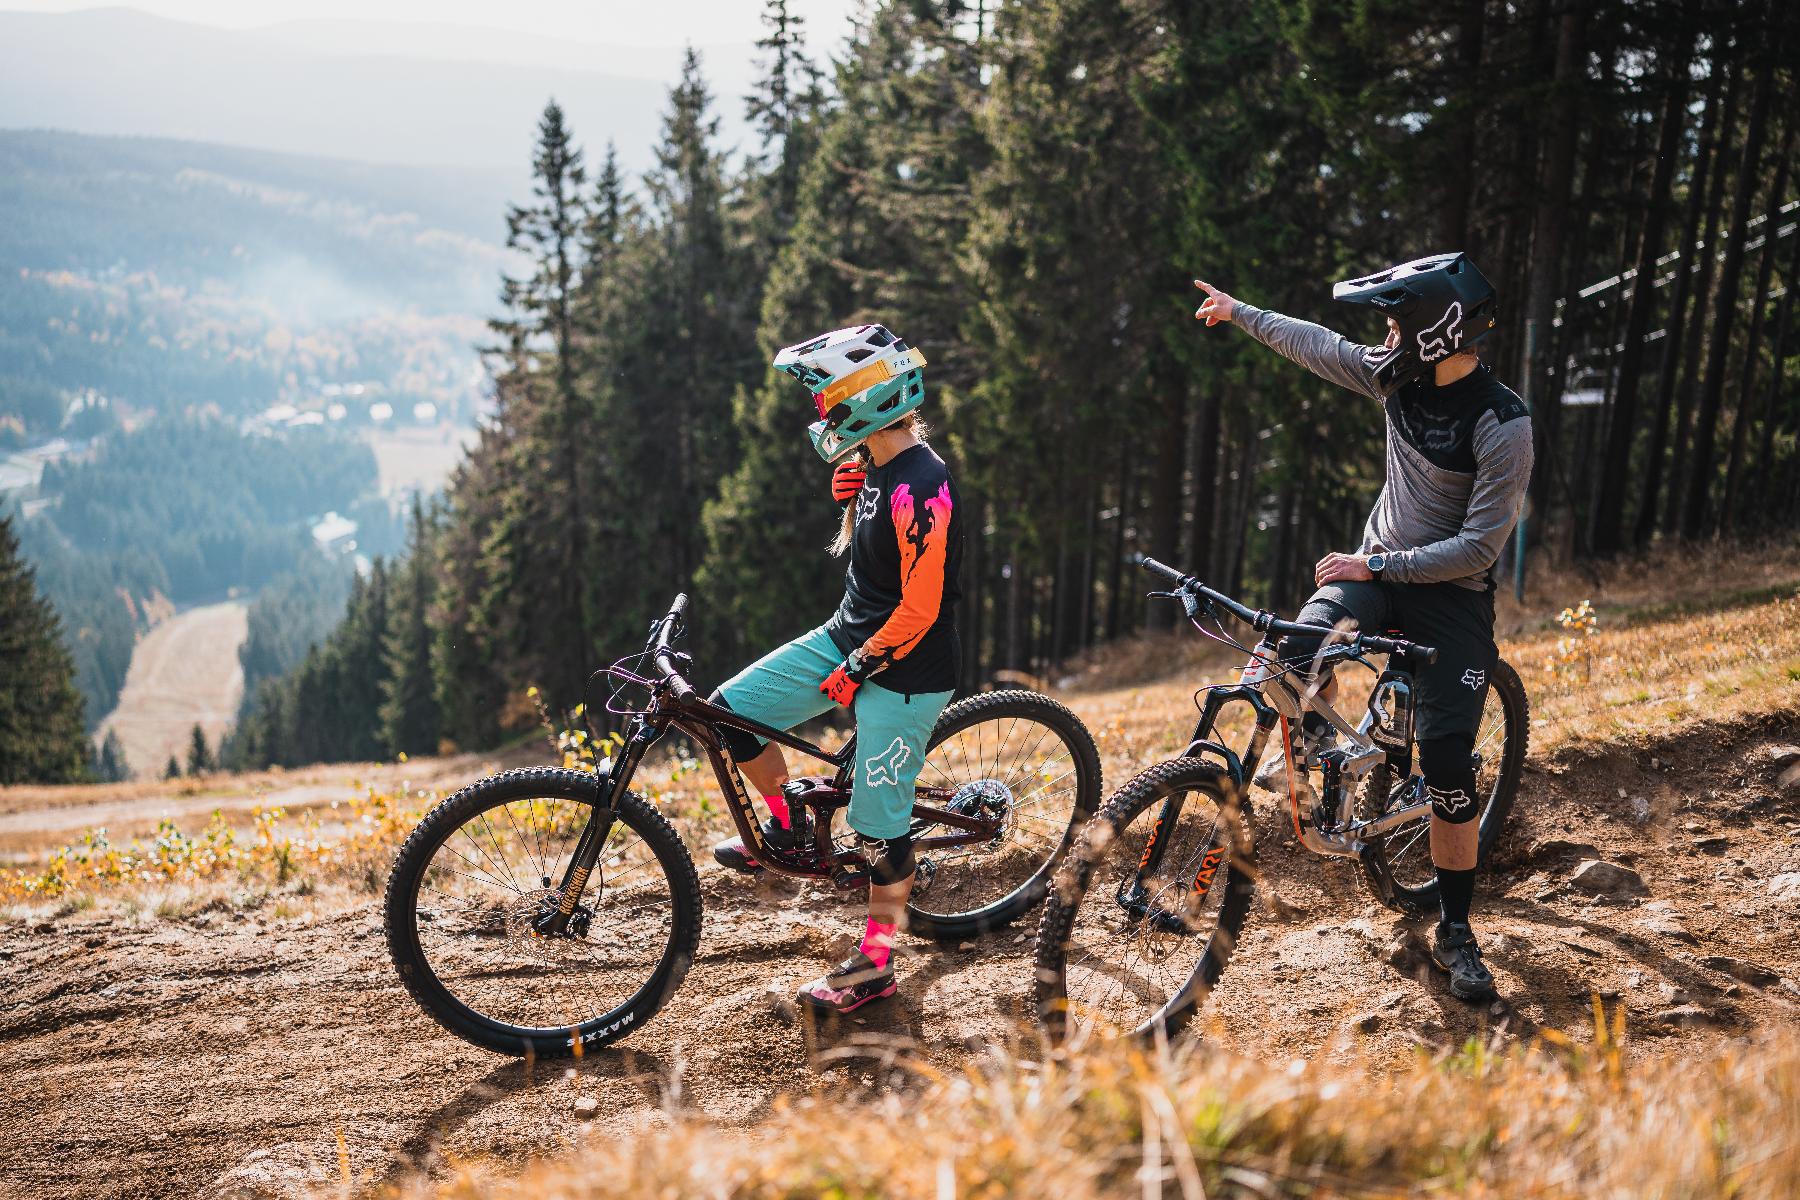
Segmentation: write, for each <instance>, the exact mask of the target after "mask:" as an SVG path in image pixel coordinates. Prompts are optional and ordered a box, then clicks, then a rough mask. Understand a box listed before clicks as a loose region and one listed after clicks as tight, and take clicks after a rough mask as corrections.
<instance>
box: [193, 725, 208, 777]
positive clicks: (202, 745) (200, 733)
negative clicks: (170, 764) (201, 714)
mask: <svg viewBox="0 0 1800 1200" xmlns="http://www.w3.org/2000/svg"><path fill="white" fill-rule="evenodd" d="M212 769H213V755H212V748H211V747H209V746H208V745H207V744H206V731H205V730H204V729H201V728H200V723H199V722H198V721H196V722H195V723H194V728H193V730H192V731H191V732H190V733H189V734H188V752H187V773H188V774H189V775H205V774H207V773H208V772H209V771H211V770H212Z"/></svg>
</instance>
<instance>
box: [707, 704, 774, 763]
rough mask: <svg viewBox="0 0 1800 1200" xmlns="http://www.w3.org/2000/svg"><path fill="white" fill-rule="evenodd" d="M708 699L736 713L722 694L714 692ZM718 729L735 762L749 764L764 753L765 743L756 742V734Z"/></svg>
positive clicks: (723, 726)
mask: <svg viewBox="0 0 1800 1200" xmlns="http://www.w3.org/2000/svg"><path fill="white" fill-rule="evenodd" d="M707 699H708V700H710V701H712V702H713V703H714V704H716V705H718V706H719V707H720V708H723V709H726V710H727V711H736V710H734V709H732V707H731V705H729V704H727V703H726V702H725V696H724V693H722V692H714V693H713V694H712V695H711V696H708V697H707ZM717 728H718V730H719V736H720V737H721V738H723V739H724V740H725V748H726V749H727V750H729V751H731V757H732V759H733V761H735V762H741V763H745V762H749V761H750V760H751V759H753V758H755V757H756V756H757V755H759V754H761V753H762V752H763V743H762V742H759V741H757V740H756V735H755V734H753V733H749V732H747V731H745V730H742V729H732V728H730V727H729V726H725V725H720V726H718V727H717Z"/></svg>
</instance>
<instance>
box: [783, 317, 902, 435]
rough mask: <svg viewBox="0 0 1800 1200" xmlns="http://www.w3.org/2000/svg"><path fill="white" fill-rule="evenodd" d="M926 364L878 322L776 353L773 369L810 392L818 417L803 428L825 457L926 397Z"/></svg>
mask: <svg viewBox="0 0 1800 1200" xmlns="http://www.w3.org/2000/svg"><path fill="white" fill-rule="evenodd" d="M924 366H925V356H924V355H923V354H921V353H920V352H919V351H918V350H917V349H916V348H915V347H912V346H909V345H907V344H906V343H905V342H904V341H902V340H901V339H899V338H897V337H895V336H894V335H893V334H891V333H889V332H888V331H887V329H886V328H885V327H884V326H881V325H855V326H852V327H850V328H848V329H835V330H833V331H832V332H830V333H824V334H820V335H819V336H818V337H815V338H811V339H809V340H807V341H804V342H801V343H799V344H797V345H793V346H789V347H788V348H787V349H785V350H783V351H782V352H781V353H780V354H777V355H776V356H775V367H776V369H777V370H781V371H786V372H787V373H788V374H789V375H792V376H793V377H794V378H795V379H798V380H799V381H800V382H801V383H803V384H805V385H806V389H807V390H808V391H810V392H811V393H812V394H813V404H814V405H815V406H816V407H817V409H818V411H819V419H818V420H817V421H815V422H813V424H812V425H811V426H810V427H809V428H808V429H807V433H808V434H809V435H810V436H811V437H812V444H813V449H814V450H817V451H818V452H819V457H820V458H822V459H824V460H825V461H826V462H828V463H836V462H841V461H842V460H844V459H845V458H848V457H849V456H850V453H851V452H852V451H853V450H855V449H856V448H857V447H858V446H860V445H862V443H863V442H864V441H866V440H867V439H868V437H869V435H870V434H873V433H878V432H880V431H881V430H883V429H886V428H887V427H888V426H889V425H892V424H893V423H894V422H895V421H897V420H899V419H900V418H901V417H903V416H905V415H906V414H907V413H909V412H911V411H912V410H913V409H915V408H917V407H919V405H921V404H923V403H925V372H924V371H923V370H922V368H923V367H924Z"/></svg>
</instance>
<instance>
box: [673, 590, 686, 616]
mask: <svg viewBox="0 0 1800 1200" xmlns="http://www.w3.org/2000/svg"><path fill="white" fill-rule="evenodd" d="M687 605H688V599H687V593H686V592H682V593H680V594H679V595H677V596H676V597H675V603H674V604H672V605H670V606H669V615H670V616H671V617H674V618H675V619H676V620H677V621H679V620H681V619H682V618H683V617H685V616H687Z"/></svg>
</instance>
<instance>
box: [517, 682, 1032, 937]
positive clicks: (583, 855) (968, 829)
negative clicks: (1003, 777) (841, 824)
mask: <svg viewBox="0 0 1800 1200" xmlns="http://www.w3.org/2000/svg"><path fill="white" fill-rule="evenodd" d="M721 728H729V729H737V730H741V731H743V732H745V733H751V734H755V735H756V736H758V737H761V738H764V739H766V740H768V741H769V742H772V743H775V744H777V745H780V746H784V747H786V748H787V749H790V750H795V751H798V752H799V753H801V754H804V755H806V756H807V757H808V758H811V759H815V760H817V761H818V762H821V763H824V764H826V765H828V766H830V767H831V768H832V770H833V774H832V777H831V780H830V782H829V783H828V784H827V785H826V786H825V787H823V788H819V789H814V790H815V791H816V793H817V798H814V796H812V795H808V796H806V797H805V798H804V799H805V801H806V804H807V805H808V807H809V808H811V809H812V810H813V815H814V818H815V821H814V826H813V828H814V830H815V834H814V836H815V837H817V838H822V839H825V844H827V845H829V844H830V842H829V837H830V817H831V814H833V813H835V812H836V810H837V809H839V808H842V807H843V806H845V805H846V804H848V803H849V797H850V775H851V769H852V767H853V766H854V764H855V759H856V739H855V737H854V736H853V737H851V738H850V740H848V741H847V742H845V743H844V745H843V747H842V748H841V749H839V750H837V751H835V752H833V751H828V750H826V749H824V748H823V747H821V746H819V745H818V744H816V743H814V742H809V741H807V740H806V739H805V738H801V737H796V736H795V735H793V734H791V733H789V732H787V731H786V730H783V729H777V728H775V727H774V726H772V725H765V724H763V723H762V722H761V721H758V720H755V719H754V718H751V717H746V716H744V715H743V714H741V713H738V712H734V711H733V710H731V709H729V708H725V707H723V706H722V705H718V704H714V703H713V702H712V701H710V700H706V699H703V698H701V697H700V696H698V695H696V694H694V693H692V691H691V690H690V691H689V693H688V694H686V695H672V696H671V695H664V694H662V693H661V692H660V691H659V692H658V694H657V695H656V696H655V698H654V699H653V700H652V702H651V707H650V708H649V709H648V710H647V711H645V712H643V713H640V714H638V715H637V716H636V717H635V718H633V720H632V723H631V725H630V727H629V729H630V732H629V734H628V735H627V737H626V739H625V745H624V748H623V750H622V751H621V752H620V755H619V757H618V758H617V759H615V760H614V761H613V762H612V764H611V766H610V767H608V766H607V765H606V764H604V763H602V764H600V765H599V766H598V767H597V768H596V771H595V787H596V794H595V803H594V815H593V816H592V817H591V818H589V820H588V823H587V825H586V827H585V828H584V829H583V830H582V833H581V837H580V838H579V839H578V840H577V842H576V844H575V852H574V854H573V856H572V857H571V858H570V860H569V866H568V869H567V870H566V871H565V872H564V873H563V879H562V886H561V901H560V903H559V904H558V905H557V911H556V914H555V915H554V916H553V917H552V918H550V919H549V920H548V921H547V922H546V923H545V924H544V926H543V928H542V929H541V930H540V932H543V933H547V934H560V933H561V932H562V931H563V930H564V929H565V928H566V927H567V925H568V921H569V918H570V917H571V916H572V915H573V914H574V912H575V907H576V905H577V904H578V903H580V900H581V894H582V892H583V890H584V889H585V888H586V886H587V882H588V879H589V877H590V875H591V874H592V873H593V870H594V866H595V864H597V863H598V862H599V860H600V855H601V853H602V851H603V850H604V848H605V846H606V839H607V838H608V837H609V836H610V835H611V833H612V825H613V820H614V815H613V814H614V805H615V803H616V802H617V798H618V796H619V795H620V794H621V793H622V792H623V791H624V790H625V789H626V788H628V787H630V785H631V779H632V777H633V776H634V775H635V774H636V773H637V769H638V767H639V766H640V765H641V764H642V763H643V761H644V756H645V755H646V754H648V753H649V752H650V748H651V747H652V746H654V745H655V744H656V743H657V742H659V741H661V740H662V739H663V738H664V737H666V736H667V735H668V734H669V733H670V732H676V733H680V734H683V735H685V736H686V737H688V738H690V739H692V740H693V741H694V742H695V743H696V744H698V745H699V746H700V747H701V748H702V749H703V750H705V752H706V756H707V759H708V761H709V762H710V763H711V765H712V769H713V775H714V776H715V777H716V778H717V779H718V783H719V790H720V791H721V792H723V793H724V795H725V799H726V807H727V808H729V809H730V811H731V819H732V824H733V825H735V826H736V827H737V832H738V837H740V838H741V839H743V843H744V846H745V848H746V849H747V850H748V851H749V852H750V856H751V857H752V858H753V859H755V860H756V862H757V864H758V865H759V866H761V867H762V868H763V869H764V870H767V871H769V872H771V873H772V874H776V875H785V876H787V877H789V878H794V879H820V878H834V877H836V876H838V874H839V873H844V874H845V875H846V876H847V877H846V879H845V882H846V883H848V882H853V881H854V880H853V878H850V877H849V876H850V875H851V873H853V872H854V870H855V868H856V867H858V866H861V867H863V868H865V869H866V867H867V864H866V863H865V862H864V861H863V858H862V855H860V854H858V853H856V852H854V851H847V852H842V853H836V852H834V853H833V854H832V855H831V857H830V859H829V860H828V861H827V863H826V865H825V867H824V868H823V869H817V870H808V869H805V868H799V867H795V866H793V865H791V864H788V863H784V862H782V861H780V859H779V858H778V856H776V855H774V854H772V853H771V852H770V850H769V847H768V844H767V842H766V841H765V840H764V839H763V836H762V827H761V825H760V823H759V822H757V820H756V819H755V809H754V808H753V807H752V805H751V800H750V794H749V792H748V791H747V790H746V789H745V787H744V784H743V779H742V776H741V775H740V774H739V773H738V769H737V763H736V761H735V760H733V758H732V756H731V751H730V750H729V748H728V747H727V746H726V745H725V739H724V737H723V736H722V735H721V734H720V732H719V731H720V729H721ZM915 794H916V796H917V797H919V798H930V799H933V800H938V799H945V800H947V799H948V798H949V797H948V795H947V794H946V793H945V792H944V790H943V789H942V788H927V787H919V788H916V792H915ZM913 819H914V825H915V828H917V827H918V826H919V825H920V823H921V822H922V823H923V824H924V825H925V826H926V827H930V826H933V825H941V826H948V827H950V828H951V829H955V830H958V831H960V832H958V833H955V834H944V835H938V836H932V837H915V839H914V842H913V845H914V848H915V849H916V850H933V849H948V848H953V847H956V846H967V845H973V844H977V843H980V842H985V841H991V840H993V839H994V837H995V836H996V835H997V834H998V832H999V825H998V824H997V823H996V822H994V821H991V820H985V819H983V818H980V817H974V816H969V815H967V814H964V813H957V812H951V811H949V810H947V809H944V808H940V807H937V806H934V805H931V804H924V803H919V802H918V801H917V800H915V802H914V805H913Z"/></svg>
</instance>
